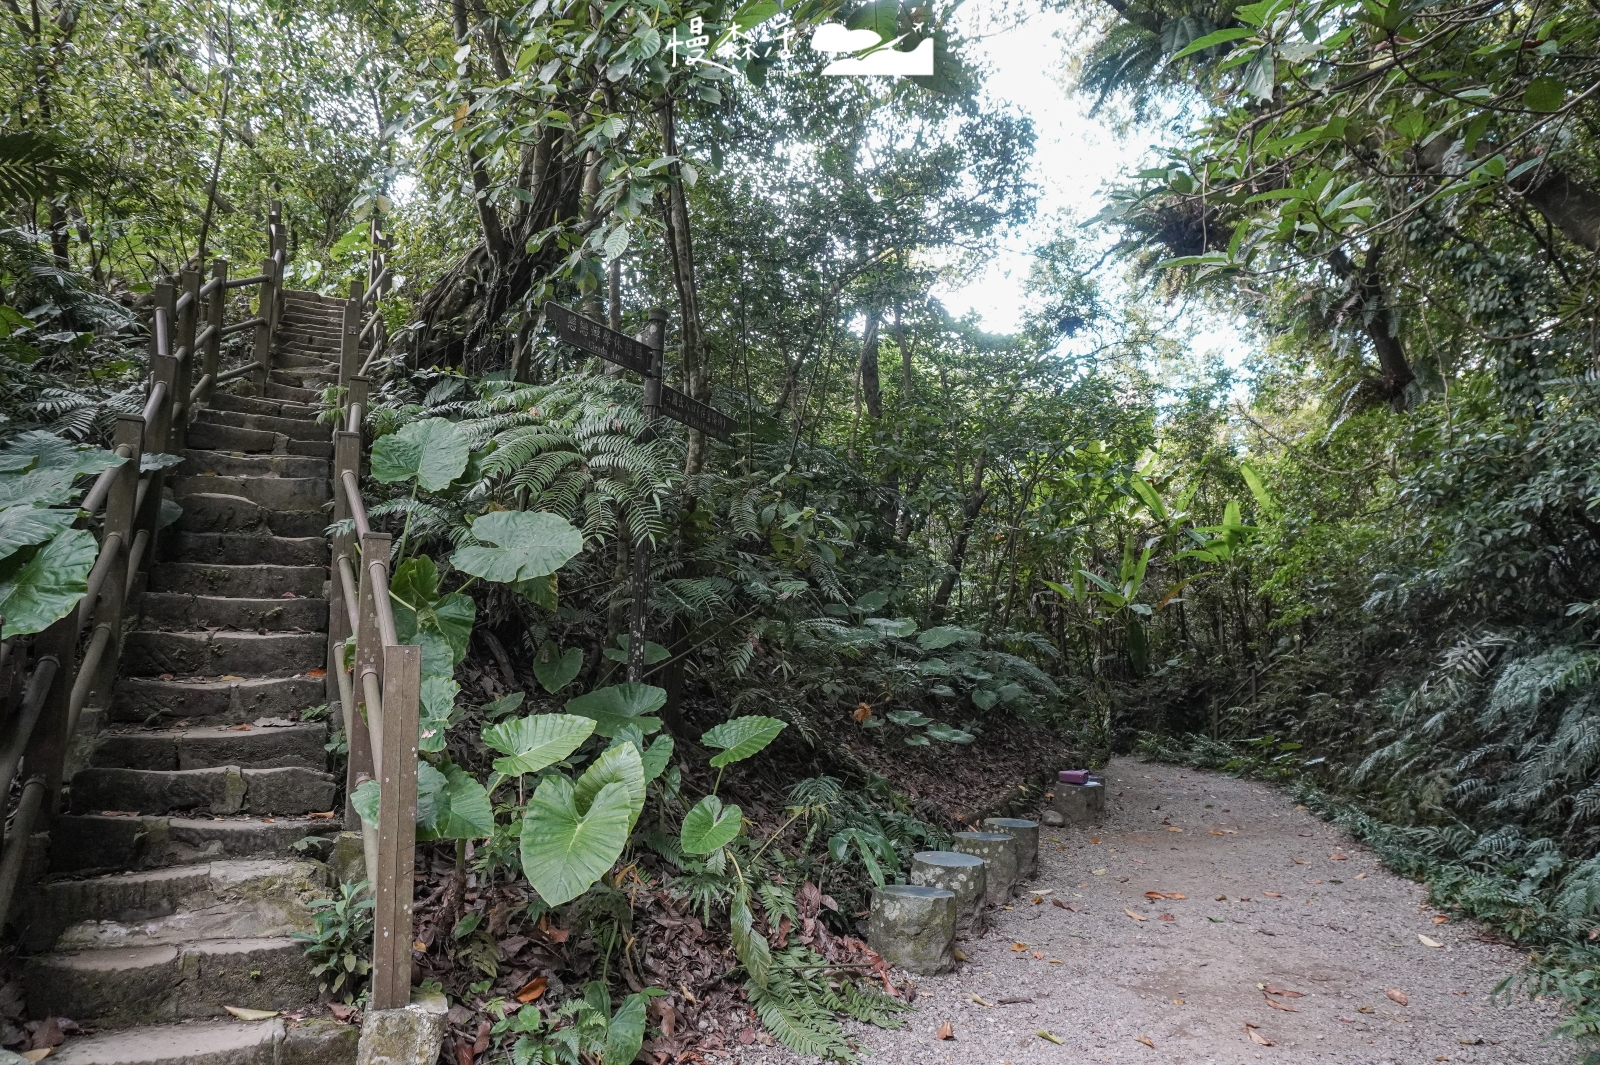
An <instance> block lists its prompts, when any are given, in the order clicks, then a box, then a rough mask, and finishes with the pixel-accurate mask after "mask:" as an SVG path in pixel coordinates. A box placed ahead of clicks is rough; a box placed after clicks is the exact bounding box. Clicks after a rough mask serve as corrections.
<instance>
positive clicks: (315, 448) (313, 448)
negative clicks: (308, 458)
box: [285, 426, 333, 459]
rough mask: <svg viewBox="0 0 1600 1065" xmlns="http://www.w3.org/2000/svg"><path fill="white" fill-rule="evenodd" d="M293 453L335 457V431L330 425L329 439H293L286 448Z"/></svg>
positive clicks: (328, 457) (325, 457) (323, 457)
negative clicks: (333, 431)
mask: <svg viewBox="0 0 1600 1065" xmlns="http://www.w3.org/2000/svg"><path fill="white" fill-rule="evenodd" d="M285 450H286V451H288V453H289V454H291V455H315V456H316V457H317V458H322V459H331V458H333V433H332V426H329V433H328V439H326V440H291V441H289V444H288V446H287V447H286V448H285Z"/></svg>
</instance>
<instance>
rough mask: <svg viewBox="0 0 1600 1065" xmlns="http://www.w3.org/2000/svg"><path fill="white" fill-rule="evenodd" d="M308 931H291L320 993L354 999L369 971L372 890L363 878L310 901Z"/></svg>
mask: <svg viewBox="0 0 1600 1065" xmlns="http://www.w3.org/2000/svg"><path fill="white" fill-rule="evenodd" d="M310 909H311V920H312V930H311V931H310V932H295V933H293V938H294V939H296V940H298V941H299V942H300V943H302V944H304V946H305V952H306V957H307V958H310V959H311V961H312V962H313V966H312V969H311V972H312V974H313V975H314V976H316V978H317V980H318V981H319V982H320V983H321V985H322V991H323V993H324V994H328V995H337V996H339V997H340V998H342V999H343V1000H344V1001H345V1002H355V1001H357V1000H358V999H359V998H362V997H364V996H365V995H366V982H367V974H368V973H369V972H371V971H372V930H373V920H372V892H371V890H370V889H369V886H368V884H367V882H366V881H365V880H363V881H361V882H360V883H356V884H340V885H339V895H338V897H337V898H329V899H317V900H316V901H314V902H313V903H311V907H310Z"/></svg>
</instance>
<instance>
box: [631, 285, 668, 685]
mask: <svg viewBox="0 0 1600 1065" xmlns="http://www.w3.org/2000/svg"><path fill="white" fill-rule="evenodd" d="M666 333H667V312H666V310H665V309H664V308H661V307H656V308H654V309H652V310H651V311H650V317H649V319H648V324H646V326H645V336H644V343H645V346H646V347H648V348H649V349H650V359H651V363H652V366H651V368H652V370H653V371H654V372H652V373H649V374H646V375H645V378H644V422H645V434H646V436H647V437H649V436H652V435H654V433H655V423H656V421H657V420H658V419H659V418H660V417H661V375H662V373H663V372H664V370H665V355H664V352H665V350H666ZM653 546H654V545H653V544H652V543H651V542H650V538H649V537H648V536H643V537H640V538H639V539H638V540H637V541H636V542H635V543H634V545H633V584H632V590H631V594H632V598H633V603H632V607H633V609H632V611H631V613H630V614H629V618H628V680H629V681H630V682H631V683H634V684H638V683H641V682H643V680H644V652H645V644H646V643H647V641H648V638H649V622H650V562H651V555H652V554H653V550H652V549H653Z"/></svg>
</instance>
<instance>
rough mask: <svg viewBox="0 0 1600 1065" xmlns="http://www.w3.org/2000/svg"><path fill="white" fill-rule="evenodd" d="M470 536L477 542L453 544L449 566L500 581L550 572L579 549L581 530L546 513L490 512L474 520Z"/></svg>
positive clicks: (523, 579) (515, 579) (581, 536)
mask: <svg viewBox="0 0 1600 1065" xmlns="http://www.w3.org/2000/svg"><path fill="white" fill-rule="evenodd" d="M472 537H473V539H475V540H478V541H480V542H479V543H478V544H473V545H469V546H467V547H461V548H457V549H456V553H455V554H453V555H451V556H450V564H451V565H453V566H455V568H456V569H458V570H461V571H462V572H463V573H471V574H473V575H475V576H478V577H482V578H483V579H484V580H487V581H498V582H500V583H502V584H509V583H512V582H515V581H526V580H532V579H533V578H534V577H543V576H545V575H546V574H549V573H554V572H555V571H556V570H558V569H560V568H561V567H562V566H563V565H565V564H566V561H567V560H568V559H569V558H571V557H572V556H573V555H576V554H577V553H578V552H579V551H582V550H583V533H581V532H579V531H578V530H577V529H575V528H573V527H572V525H571V523H570V522H568V521H567V519H565V518H563V517H560V516H559V515H556V514H547V513H545V512H544V511H525V510H497V511H493V512H491V513H488V514H485V515H483V517H481V518H479V519H478V520H476V521H474V522H473V523H472Z"/></svg>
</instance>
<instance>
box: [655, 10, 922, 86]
mask: <svg viewBox="0 0 1600 1065" xmlns="http://www.w3.org/2000/svg"><path fill="white" fill-rule="evenodd" d="M714 28H715V27H711V28H708V27H707V26H706V21H705V19H703V18H701V17H700V16H698V15H697V16H695V17H693V18H691V19H690V20H689V22H688V24H687V25H686V26H674V27H673V28H672V36H671V37H669V38H668V39H667V42H666V45H667V52H668V53H669V55H670V56H671V66H672V67H674V68H676V67H677V66H678V65H679V64H680V63H681V64H683V65H684V66H699V67H712V68H715V69H717V70H720V71H723V72H724V73H726V74H728V75H730V76H738V75H739V74H740V71H739V70H738V69H737V68H735V67H734V66H732V65H731V64H733V63H736V62H741V61H745V62H748V61H750V60H753V59H758V58H767V59H776V60H778V61H779V62H781V63H785V64H786V63H787V61H788V60H789V59H790V58H791V57H792V56H793V55H794V45H795V38H796V33H795V25H794V22H793V19H792V18H791V17H790V15H789V13H788V12H781V13H780V14H778V15H777V16H776V17H775V18H771V19H767V20H766V21H764V22H762V23H761V24H759V25H758V26H755V27H752V28H750V29H744V28H741V27H740V26H739V25H738V24H737V23H729V24H727V25H726V26H725V27H724V28H723V29H722V30H721V31H720V32H719V33H716V34H715V36H713V32H712V30H713V29H714ZM758 31H759V33H760V35H759V36H758ZM905 38H906V35H905V34H902V35H901V36H899V37H894V38H889V39H885V38H884V37H881V36H880V35H879V34H878V33H877V32H876V31H874V30H868V29H859V30H852V29H850V28H848V27H847V26H845V25H843V24H842V23H838V22H824V23H823V24H822V25H820V26H818V27H817V28H816V30H815V32H814V33H813V34H812V36H811V47H812V49H813V50H814V51H816V52H820V53H823V54H825V55H829V56H837V57H838V58H835V59H832V60H831V61H830V62H829V63H828V65H827V66H826V67H825V68H824V69H823V71H822V73H823V74H824V75H828V76H832V77H869V76H890V77H931V76H932V75H933V51H934V43H933V37H931V36H928V37H924V38H923V39H922V41H921V42H920V43H919V44H918V45H917V47H916V48H915V49H914V50H912V51H909V52H904V51H900V50H898V49H896V48H895V45H897V44H899V43H900V42H901V41H903V40H905Z"/></svg>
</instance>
